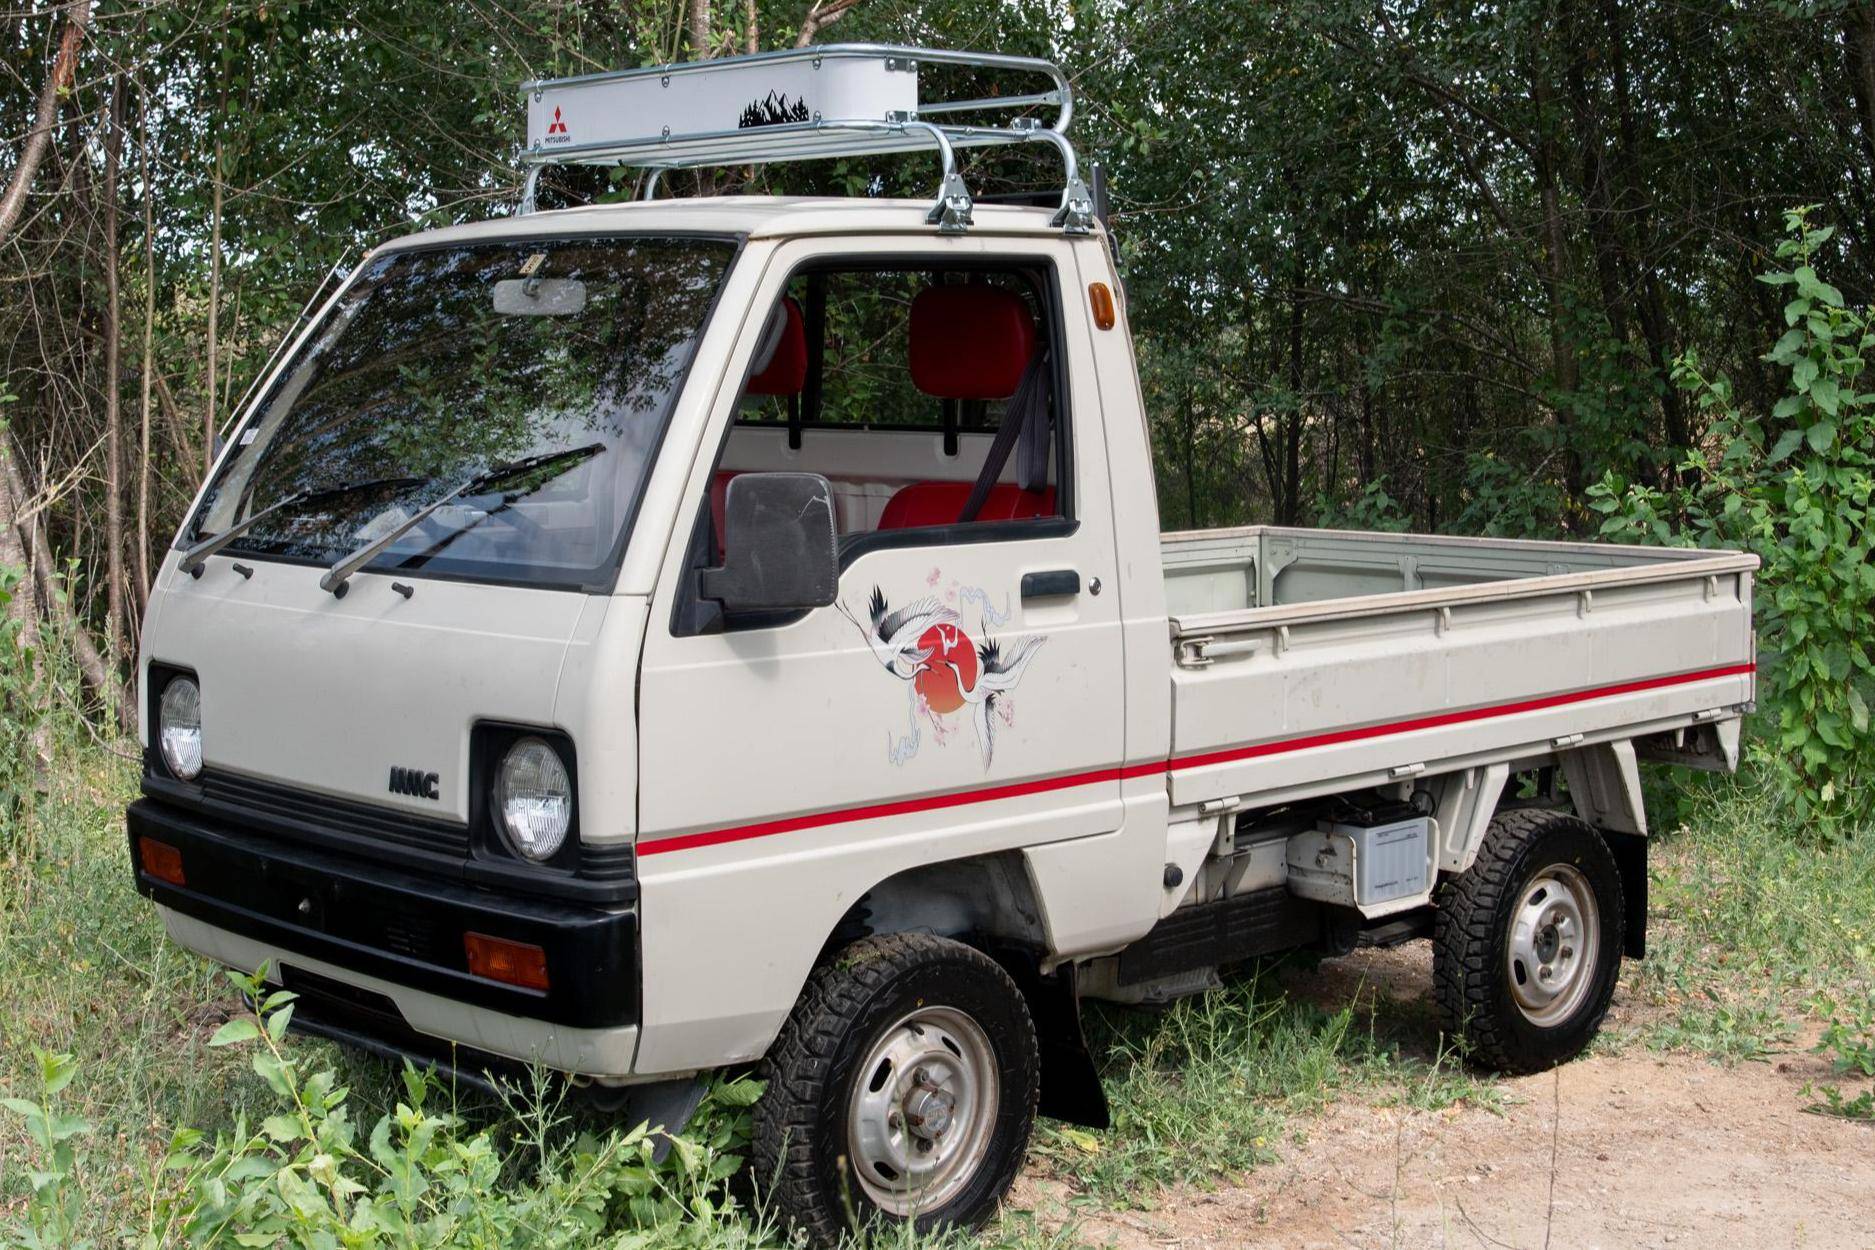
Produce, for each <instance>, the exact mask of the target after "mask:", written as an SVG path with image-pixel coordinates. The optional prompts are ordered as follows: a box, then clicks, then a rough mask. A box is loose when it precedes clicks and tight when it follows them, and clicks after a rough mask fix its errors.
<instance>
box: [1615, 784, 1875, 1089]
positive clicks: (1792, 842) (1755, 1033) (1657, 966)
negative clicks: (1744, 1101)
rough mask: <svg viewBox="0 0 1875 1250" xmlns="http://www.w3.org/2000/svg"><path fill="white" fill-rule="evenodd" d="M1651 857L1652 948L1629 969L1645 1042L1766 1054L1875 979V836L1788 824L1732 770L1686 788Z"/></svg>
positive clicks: (1725, 1053) (1734, 1055)
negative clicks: (1723, 777) (1678, 814)
mask: <svg viewBox="0 0 1875 1250" xmlns="http://www.w3.org/2000/svg"><path fill="white" fill-rule="evenodd" d="M1652 858H1653V863H1652V880H1651V882H1650V886H1651V898H1650V900H1649V902H1650V911H1651V915H1652V919H1651V922H1650V930H1649V934H1648V958H1647V959H1646V960H1645V961H1644V962H1642V963H1639V964H1634V965H1630V966H1629V972H1628V977H1629V985H1630V987H1631V989H1632V990H1633V991H1634V992H1635V993H1636V994H1637V996H1638V997H1639V998H1640V999H1641V1001H1642V1002H1643V1003H1644V1004H1646V1006H1647V1007H1648V1008H1649V1009H1650V1010H1649V1011H1648V1013H1647V1014H1649V1015H1651V1016H1652V1021H1651V1023H1649V1024H1648V1025H1646V1026H1644V1029H1643V1037H1644V1039H1645V1040H1646V1041H1647V1042H1648V1043H1649V1044H1650V1045H1653V1046H1655V1047H1658V1048H1662V1049H1676V1050H1687V1051H1692V1052H1696V1053H1701V1054H1707V1055H1711V1056H1713V1057H1715V1058H1718V1059H1723V1060H1728V1061H1736V1060H1745V1059H1762V1058H1765V1057H1767V1056H1769V1055H1772V1054H1775V1053H1778V1052H1779V1051H1783V1050H1788V1049H1790V1048H1791V1047H1792V1046H1793V1045H1795V1044H1796V1042H1797V1039H1798V1036H1799V1033H1800V1032H1801V1031H1802V1028H1803V1024H1804V1022H1805V1021H1806V1020H1810V1021H1817V1022H1821V1021H1825V1020H1827V1019H1828V1018H1829V1015H1830V1013H1829V1011H1828V1010H1827V1006H1826V1003H1827V1000H1829V999H1832V998H1844V999H1853V998H1855V997H1856V996H1857V995H1866V994H1868V993H1870V992H1871V991H1872V990H1875V836H1871V835H1870V834H1869V833H1864V834H1862V835H1861V836H1856V837H1832V838H1826V837H1822V836H1818V835H1815V834H1812V833H1811V832H1810V831H1807V830H1802V829H1793V828H1791V827H1790V825H1789V823H1788V821H1787V820H1786V819H1784V818H1783V816H1782V814H1781V813H1780V811H1779V809H1778V807H1777V805H1776V804H1775V802H1774V800H1773V799H1772V798H1771V797H1770V796H1769V795H1768V794H1766V793H1765V792H1763V791H1761V790H1757V789H1754V788H1753V787H1751V786H1750V785H1749V784H1747V783H1744V782H1736V783H1734V782H1729V781H1728V782H1722V783H1719V784H1716V785H1713V786H1710V787H1708V788H1705V789H1702V790H1700V791H1697V792H1695V793H1694V794H1693V795H1692V796H1691V797H1690V798H1689V799H1688V801H1687V803H1686V813H1685V818H1684V820H1683V822H1682V825H1681V827H1680V828H1678V829H1675V830H1673V831H1671V832H1668V833H1665V834H1662V835H1660V837H1659V838H1658V841H1657V842H1656V844H1655V847H1654V850H1653V857H1652Z"/></svg>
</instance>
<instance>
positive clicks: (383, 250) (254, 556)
mask: <svg viewBox="0 0 1875 1250" xmlns="http://www.w3.org/2000/svg"><path fill="white" fill-rule="evenodd" d="M665 239H669V240H684V241H700V242H715V243H727V244H729V245H730V252H729V257H728V260H727V261H726V262H725V264H724V266H723V271H722V277H721V279H720V280H719V281H718V282H717V284H716V290H715V291H714V292H712V293H711V295H710V301H709V304H708V306H707V307H705V309H704V312H703V318H702V321H701V322H700V323H699V325H698V330H697V337H696V344H695V346H694V347H693V349H692V351H691V353H690V359H689V360H687V361H685V362H684V368H683V373H682V375H681V376H680V377H679V378H678V380H677V385H676V389H675V398H673V399H672V401H671V411H670V412H667V413H666V415H665V419H664V420H663V421H662V422H660V423H659V426H658V431H657V436H656V438H654V439H653V440H652V442H651V444H650V446H649V448H648V449H647V452H646V465H647V466H648V467H647V469H646V474H647V481H648V480H649V474H650V472H651V471H652V470H653V469H655V467H656V465H657V463H658V459H659V457H661V456H662V455H663V454H664V440H665V439H666V438H667V437H668V436H669V435H670V428H671V425H672V421H671V416H672V414H674V412H675V410H676V406H677V405H678V404H680V403H682V402H683V398H684V396H685V394H687V393H688V391H689V389H690V381H691V370H692V368H693V367H694V366H695V364H696V358H697V350H696V349H697V348H700V347H701V346H702V344H703V340H704V338H705V337H706V336H707V335H708V334H709V332H710V327H711V326H712V325H714V324H715V322H716V315H717V313H718V312H719V311H720V310H721V308H722V301H723V292H724V291H726V290H727V289H728V288H729V285H730V283H731V281H732V280H733V279H734V277H735V272H736V267H737V266H738V265H739V264H740V263H741V262H742V257H743V254H744V253H745V252H746V251H747V249H748V242H749V236H748V234H747V233H746V232H732V231H722V230H626V231H621V230H599V229H584V230H552V231H539V232H527V233H517V234H492V235H489V236H487V237H470V238H458V239H451V240H444V239H429V238H426V236H424V235H413V236H411V238H410V239H409V240H399V241H396V242H392V243H387V244H385V245H384V246H382V247H380V248H377V249H375V250H374V251H371V252H367V253H366V254H365V255H364V256H363V257H361V258H360V259H359V261H358V264H357V266H356V267H355V268H353V270H352V272H351V273H350V274H348V275H346V278H345V281H344V282H343V283H341V284H340V286H339V288H338V290H336V291H334V292H333V293H332V295H331V297H330V298H329V299H328V300H327V301H326V303H325V306H324V307H322V308H321V309H320V310H319V314H318V316H316V317H314V318H313V319H312V320H311V321H310V322H308V323H307V325H306V326H305V327H304V328H303V329H302V330H301V331H300V334H299V336H298V337H297V338H296V339H295V340H294V342H293V344H292V349H291V350H290V351H288V352H285V353H283V354H282V356H281V358H280V359H279V360H278V361H277V362H276V363H275V366H274V372H273V375H272V376H271V377H269V378H268V379H267V386H266V388H265V389H264V390H262V389H257V390H256V391H255V393H254V394H252V395H250V396H249V398H248V402H247V406H246V407H245V408H244V409H243V410H242V412H241V413H240V415H239V417H238V419H237V420H236V421H235V422H234V423H233V424H232V425H230V426H229V427H228V436H227V439H226V441H225V442H224V444H223V446H222V450H221V452H220V454H219V455H218V456H216V458H215V465H214V468H213V469H211V470H210V471H209V473H208V476H207V477H206V478H204V479H203V482H202V488H201V490H200V491H199V492H198V493H197V495H196V499H195V502H194V503H193V504H192V505H190V508H189V514H188V515H187V516H186V517H184V518H183V522H182V525H181V526H180V527H179V528H178V530H177V531H176V537H175V539H174V541H173V542H172V543H171V544H170V549H171V550H172V551H176V552H181V551H186V550H188V549H189V548H190V547H192V546H194V545H195V544H197V543H199V542H201V541H203V539H202V534H201V523H202V518H203V517H204V516H205V515H207V512H208V507H209V502H210V498H209V491H210V488H211V487H212V486H213V485H214V484H215V483H216V482H217V481H218V480H220V478H221V475H222V473H223V471H224V470H225V469H226V468H227V466H228V462H229V459H230V458H231V457H233V456H235V455H238V454H239V452H240V449H241V435H242V433H243V432H245V431H246V430H247V428H248V427H249V426H250V425H251V424H252V423H253V422H254V420H255V419H256V418H257V417H258V416H259V415H260V413H261V412H262V411H264V410H265V409H266V407H267V405H268V404H269V403H271V402H272V401H273V399H274V398H275V396H276V395H277V394H278V393H279V388H280V387H281V386H282V385H283V384H284V383H285V381H286V379H287V376H288V373H289V369H290V366H291V365H292V364H293V362H294V361H295V360H297V359H298V358H299V355H300V352H301V350H302V349H303V348H304V346H305V345H306V344H307V343H309V342H313V341H316V339H317V337H318V335H319V333H320V332H321V331H322V330H323V329H324V328H325V327H326V326H327V325H329V324H330V322H331V319H332V317H333V316H334V315H336V313H337V311H338V308H339V305H340V302H341V301H342V300H343V299H344V298H345V295H346V293H347V292H349V291H350V290H351V289H352V288H353V287H354V286H355V285H357V283H358V280H359V278H360V276H361V275H362V274H364V272H365V271H366V269H367V268H369V267H370V266H371V265H373V264H374V263H376V262H377V261H379V260H383V259H385V258H387V257H393V256H408V255H412V254H416V253H421V252H431V251H444V250H449V249H452V248H465V247H501V246H512V245H525V244H527V243H530V242H535V241H541V242H570V241H576V240H618V241H621V242H628V241H630V242H636V241H642V240H665ZM644 494H645V492H644V490H643V489H642V488H641V489H639V490H638V491H636V492H634V495H633V498H632V501H631V506H630V508H629V509H627V511H626V513H625V515H624V516H623V517H622V518H621V520H620V524H619V533H618V537H617V538H616V539H614V540H613V544H612V550H611V551H610V552H609V553H608V554H607V556H606V558H605V559H604V560H603V561H601V562H600V564H599V565H598V566H597V567H596V569H595V571H594V575H593V576H592V577H591V578H589V579H588V580H586V581H583V582H582V581H564V582H544V581H541V580H539V579H538V578H529V577H503V576H500V575H499V574H488V573H475V572H464V571H453V570H449V569H437V568H432V567H429V566H427V565H425V566H419V567H417V568H410V569H396V570H394V571H393V570H390V569H377V568H374V567H373V566H374V565H375V564H376V563H377V561H376V559H373V560H372V561H371V562H370V563H368V564H366V565H364V566H363V567H362V568H359V569H357V570H355V574H363V573H380V574H383V575H385V576H393V575H394V576H396V577H397V578H399V579H400V580H401V579H413V580H414V579H421V580H426V581H446V582H470V583H474V584H476V585H485V586H504V587H517V588H522V589H527V590H542V591H562V592H571V593H574V594H584V595H609V594H611V593H612V590H613V588H614V587H615V586H616V585H617V584H618V576H619V568H620V566H621V565H622V564H623V563H624V559H625V551H626V548H627V547H628V546H629V545H630V543H631V539H632V534H633V533H634V532H635V531H636V530H637V528H638V513H639V510H640V509H641V508H642V507H643V506H644ZM239 542H240V540H239V539H238V538H237V539H236V540H235V541H234V544H231V546H232V545H238V544H239ZM214 554H218V553H214ZM240 554H241V556H242V558H243V559H249V560H259V561H265V562H267V563H270V564H284V565H297V566H302V567H305V568H313V569H319V570H321V571H324V570H325V569H327V568H329V567H330V566H331V561H329V560H321V559H317V558H313V557H306V556H290V555H282V554H278V553H274V552H260V551H245V550H244V551H242V552H241V553H240Z"/></svg>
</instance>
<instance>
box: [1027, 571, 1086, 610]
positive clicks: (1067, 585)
mask: <svg viewBox="0 0 1875 1250" xmlns="http://www.w3.org/2000/svg"><path fill="white" fill-rule="evenodd" d="M1080 593H1081V574H1080V571H1079V570H1078V569H1050V570H1048V571H1047V572H1046V573H1024V574H1023V575H1022V602H1024V603H1027V602H1028V601H1029V600H1031V599H1057V598H1065V597H1067V596H1069V595H1078V594H1080Z"/></svg>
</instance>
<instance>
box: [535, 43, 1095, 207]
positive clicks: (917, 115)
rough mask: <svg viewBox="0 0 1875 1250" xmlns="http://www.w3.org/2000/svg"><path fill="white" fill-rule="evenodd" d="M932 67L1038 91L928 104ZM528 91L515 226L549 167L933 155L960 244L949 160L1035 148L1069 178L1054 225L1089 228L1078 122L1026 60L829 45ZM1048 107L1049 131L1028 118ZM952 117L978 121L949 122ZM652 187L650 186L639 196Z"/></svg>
mask: <svg viewBox="0 0 1875 1250" xmlns="http://www.w3.org/2000/svg"><path fill="white" fill-rule="evenodd" d="M931 65H958V66H968V67H973V68H977V69H982V70H990V71H997V72H1000V73H1003V74H1004V75H1006V76H1009V77H1015V78H1026V79H1027V80H1029V84H1030V85H1031V86H1034V87H1039V88H1040V89H1039V90H1030V91H1011V92H1009V93H1004V94H996V95H985V96H974V97H969V98H947V99H937V100H923V99H921V98H920V92H919V69H920V67H921V66H931ZM1038 79H1039V80H1042V81H1037V80H1038ZM1044 84H1045V85H1044ZM524 89H525V91H526V92H527V151H526V153H525V156H524V160H525V161H526V162H527V163H528V164H529V165H530V166H532V168H531V169H530V171H529V174H528V183H527V191H526V193H525V194H524V196H523V201H522V211H524V212H525V211H530V210H531V208H532V206H533V189H534V186H535V182H536V180H537V178H538V175H539V171H540V168H541V167H542V166H544V165H554V164H584V165H626V166H635V167H639V168H645V169H651V170H654V171H658V170H665V169H688V168H697V167H700V166H709V165H750V164H764V163H768V162H772V161H787V160H813V159H820V158H828V157H840V156H856V155H870V154H877V153H889V152H909V151H916V150H920V149H923V150H930V149H932V148H936V149H937V151H938V153H939V155H940V156H941V158H942V160H943V166H944V172H943V182H942V184H941V185H940V187H939V192H938V200H937V203H936V204H935V205H934V206H933V208H932V211H931V220H932V222H933V223H934V224H937V225H938V226H939V227H940V228H941V229H945V230H962V229H964V228H966V227H967V226H968V225H969V224H970V209H971V199H970V193H969V191H968V190H967V189H966V188H965V187H964V185H963V180H962V179H961V178H960V177H959V176H958V174H957V163H956V154H955V151H954V149H956V148H959V147H978V146H983V145H987V144H998V143H1031V142H1037V141H1040V142H1045V143H1048V144H1050V145H1052V146H1053V147H1054V148H1056V150H1057V151H1058V152H1059V153H1060V154H1061V157H1062V160H1063V162H1064V163H1065V165H1066V170H1067V178H1066V185H1065V187H1064V189H1063V192H1062V204H1061V209H1060V211H1059V212H1058V213H1057V214H1056V220H1057V224H1060V225H1062V226H1064V227H1066V228H1067V229H1068V230H1070V231H1076V232H1078V231H1085V230H1086V229H1087V228H1088V225H1089V223H1090V221H1091V219H1092V214H1093V205H1092V200H1091V197H1090V196H1089V195H1088V193H1087V187H1086V185H1085V184H1084V183H1083V182H1082V181H1081V178H1080V175H1079V171H1078V168H1077V163H1076V158H1075V154H1074V148H1073V147H1072V145H1070V144H1069V143H1068V141H1067V138H1066V131H1067V128H1068V123H1069V122H1070V121H1071V120H1072V118H1073V115H1074V104H1073V97H1072V93H1071V91H1070V90H1069V87H1068V81H1067V78H1066V76H1065V75H1063V74H1062V72H1061V70H1060V69H1059V68H1058V67H1056V66H1055V65H1054V64H1052V63H1050V62H1048V61H1044V60H1039V59H1037V58H1034V57H1019V56H1003V55H1001V54H996V53H973V52H949V51H940V50H936V49H930V48H902V47H892V46H888V45H883V44H832V45H829V46H826V47H820V48H801V49H796V50H793V51H788V52H769V53H762V54H758V55H754V56H736V57H723V58H720V59H717V60H712V61H686V62H681V63H678V64H673V65H665V66H660V67H657V68H653V69H639V70H623V71H619V72H616V73H606V74H587V75H583V76H581V77H578V78H560V79H549V80H544V81H540V82H531V83H527V84H526V85H525V88H524ZM1051 107H1052V109H1053V110H1054V116H1053V117H1052V118H1047V119H1046V120H1044V119H1043V118H1040V117H1037V116H1035V115H1034V112H1035V110H1037V109H1047V108H1051ZM959 114H976V115H980V116H981V117H982V118H984V119H985V120H984V121H982V122H978V123H973V124H969V125H958V124H951V123H950V122H949V121H948V120H946V119H948V118H951V117H954V116H956V115H959ZM999 115H1000V116H999ZM655 185H656V182H655V175H654V177H653V179H651V180H649V182H648V185H647V193H649V192H650V191H652V190H654V189H655Z"/></svg>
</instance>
